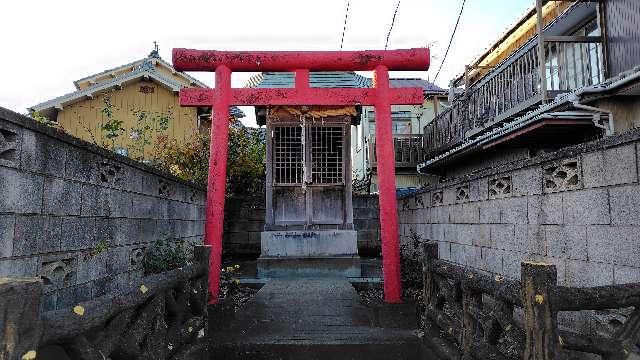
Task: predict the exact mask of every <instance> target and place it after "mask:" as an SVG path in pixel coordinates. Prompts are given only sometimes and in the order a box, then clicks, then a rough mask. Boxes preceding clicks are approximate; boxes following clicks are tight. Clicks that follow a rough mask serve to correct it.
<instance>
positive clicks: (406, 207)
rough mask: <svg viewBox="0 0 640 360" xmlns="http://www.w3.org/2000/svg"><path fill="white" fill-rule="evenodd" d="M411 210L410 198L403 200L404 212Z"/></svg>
mask: <svg viewBox="0 0 640 360" xmlns="http://www.w3.org/2000/svg"><path fill="white" fill-rule="evenodd" d="M409 209H411V205H410V204H409V198H404V199H402V211H407V210H409Z"/></svg>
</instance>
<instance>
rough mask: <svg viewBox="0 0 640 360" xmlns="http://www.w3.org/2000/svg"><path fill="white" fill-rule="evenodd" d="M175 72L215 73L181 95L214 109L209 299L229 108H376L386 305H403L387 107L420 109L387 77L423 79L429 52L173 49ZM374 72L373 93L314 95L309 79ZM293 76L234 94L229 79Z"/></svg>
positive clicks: (419, 95) (416, 96)
mask: <svg viewBox="0 0 640 360" xmlns="http://www.w3.org/2000/svg"><path fill="white" fill-rule="evenodd" d="M173 66H174V68H175V69H176V70H178V71H215V73H216V77H215V79H216V80H215V82H216V86H215V88H214V89H200V88H197V89H196V88H189V89H182V90H180V105H181V106H211V107H212V108H213V120H212V122H211V144H210V158H209V179H208V184H207V210H206V225H205V244H207V245H211V246H212V252H211V260H210V271H209V291H210V292H211V294H212V299H211V302H212V303H215V302H217V300H218V294H219V287H220V266H221V256H222V232H223V220H224V202H225V185H226V169H227V150H228V146H227V143H228V140H229V123H228V122H229V107H230V106H231V105H264V106H267V105H374V106H375V112H376V123H377V124H376V154H377V163H378V174H379V202H380V231H381V238H382V257H383V259H382V264H383V276H384V297H385V301H386V302H389V303H397V302H401V297H402V284H401V280H400V242H399V238H398V214H397V202H396V181H395V156H394V148H393V136H392V132H391V125H392V124H391V104H406V105H419V104H422V102H423V101H424V100H423V92H422V89H421V88H390V87H389V71H390V70H392V71H394V70H395V71H426V70H428V68H429V49H427V48H422V49H405V50H384V51H382V50H365V51H216V50H192V49H173ZM371 70H373V71H374V77H373V84H374V87H373V88H371V89H367V88H364V89H354V88H311V87H310V86H309V71H371ZM232 71H246V72H265V71H274V72H278V71H283V72H291V71H293V72H295V88H286V89H282V88H277V89H253V88H243V89H232V88H231V72H232Z"/></svg>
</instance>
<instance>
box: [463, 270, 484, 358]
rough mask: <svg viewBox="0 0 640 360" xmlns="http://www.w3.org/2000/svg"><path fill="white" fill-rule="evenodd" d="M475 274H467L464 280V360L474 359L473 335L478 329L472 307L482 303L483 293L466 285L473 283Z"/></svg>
mask: <svg viewBox="0 0 640 360" xmlns="http://www.w3.org/2000/svg"><path fill="white" fill-rule="evenodd" d="M473 276H474V275H473V272H471V271H469V272H466V274H465V275H464V279H462V284H461V285H462V341H461V345H462V346H461V347H462V360H471V359H473V355H472V353H473V335H474V333H475V328H476V320H475V319H474V317H473V314H472V312H471V307H473V306H479V305H480V303H481V302H482V293H479V292H477V291H474V290H472V289H470V288H469V286H468V285H466V284H465V283H466V282H467V281H472V279H473Z"/></svg>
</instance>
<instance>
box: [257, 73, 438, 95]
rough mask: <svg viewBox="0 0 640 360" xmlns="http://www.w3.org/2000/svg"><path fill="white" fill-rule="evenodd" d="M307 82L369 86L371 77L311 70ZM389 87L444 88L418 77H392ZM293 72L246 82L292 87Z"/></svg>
mask: <svg viewBox="0 0 640 360" xmlns="http://www.w3.org/2000/svg"><path fill="white" fill-rule="evenodd" d="M309 83H310V85H311V87H314V88H370V87H371V86H372V79H371V78H368V77H366V76H362V75H359V74H357V73H355V72H352V71H329V72H311V73H310V74H309ZM389 83H390V85H391V87H394V88H404V87H419V88H422V89H423V90H424V92H425V93H429V94H433V93H436V94H444V93H445V92H446V90H444V89H442V88H440V87H438V86H436V85H435V84H433V83H431V82H429V81H427V80H424V79H420V78H392V79H389ZM293 84H294V73H292V72H264V73H260V74H258V75H255V76H252V77H251V78H250V79H249V80H248V81H247V83H246V85H245V87H248V88H261V89H264V88H293Z"/></svg>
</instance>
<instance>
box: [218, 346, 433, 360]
mask: <svg viewBox="0 0 640 360" xmlns="http://www.w3.org/2000/svg"><path fill="white" fill-rule="evenodd" d="M209 359H212V360H213V359H216V360H218V359H225V360H240V359H252V360H327V359H331V360H389V359H394V360H404V359H407V360H409V359H410V360H415V359H424V360H430V359H435V358H430V357H424V356H423V355H422V354H421V349H420V346H419V344H418V343H417V342H409V343H404V342H399V343H395V344H390V343H384V344H373V343H350V344H346V343H345V344H336V343H334V344H332V343H323V344H309V343H303V342H300V343H279V344H273V343H270V344H235V345H231V344H228V345H221V346H217V347H214V348H212V349H211V351H210V357H209Z"/></svg>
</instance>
